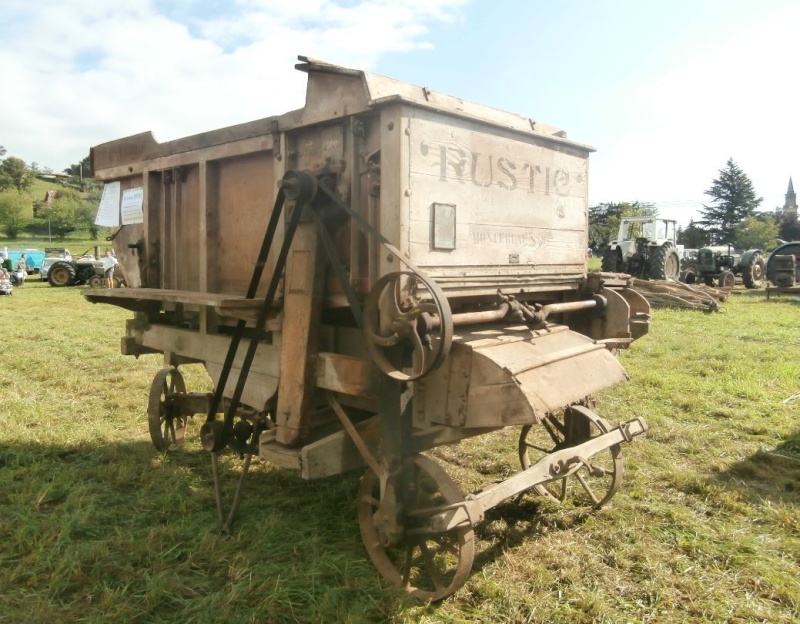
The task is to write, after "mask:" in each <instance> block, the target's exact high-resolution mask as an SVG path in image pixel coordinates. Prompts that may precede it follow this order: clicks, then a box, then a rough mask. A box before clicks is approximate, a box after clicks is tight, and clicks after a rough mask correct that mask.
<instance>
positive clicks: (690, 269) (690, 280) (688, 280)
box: [680, 264, 697, 284]
mask: <svg viewBox="0 0 800 624" xmlns="http://www.w3.org/2000/svg"><path fill="white" fill-rule="evenodd" d="M680 281H681V282H683V283H684V284H694V283H695V282H697V265H696V264H687V265H686V266H685V267H684V268H683V270H682V271H681V280H680Z"/></svg>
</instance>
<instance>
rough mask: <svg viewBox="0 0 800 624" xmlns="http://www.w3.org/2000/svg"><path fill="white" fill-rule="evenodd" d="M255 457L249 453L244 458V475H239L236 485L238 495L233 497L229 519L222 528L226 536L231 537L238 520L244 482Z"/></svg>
mask: <svg viewBox="0 0 800 624" xmlns="http://www.w3.org/2000/svg"><path fill="white" fill-rule="evenodd" d="M252 459H253V456H252V455H251V454H250V453H248V454H247V455H245V458H244V465H243V466H242V474H241V475H239V483H237V484H236V494H235V495H234V497H233V504H232V505H231V509H230V511H229V512H228V519H227V520H226V521H225V524H224V525H223V527H222V529H221V530H222V532H223V533H224V534H225V535H229V534H230V532H231V526H233V521H234V520H235V519H236V513H237V512H238V511H239V504H240V503H241V502H242V491H243V490H244V481H245V478H246V477H247V473H248V472H249V471H250V462H251V461H252Z"/></svg>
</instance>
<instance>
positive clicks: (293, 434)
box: [276, 222, 324, 446]
mask: <svg viewBox="0 0 800 624" xmlns="http://www.w3.org/2000/svg"><path fill="white" fill-rule="evenodd" d="M323 287H324V264H323V263H322V253H321V252H320V249H319V244H318V232H317V226H316V225H315V224H314V223H313V222H306V223H300V225H298V227H297V232H296V233H295V237H294V241H293V243H292V247H291V251H290V253H289V257H288V259H287V264H286V288H285V295H284V303H283V314H284V316H283V328H282V336H281V373H280V375H281V377H280V381H279V383H278V409H277V425H278V426H277V431H276V440H277V441H278V442H280V443H281V444H286V445H287V446H294V445H297V444H299V443H301V442H302V441H303V438H304V437H305V436H306V434H307V433H308V430H309V425H310V423H309V422H308V419H309V417H310V415H311V413H312V412H313V410H314V380H315V376H316V356H317V348H318V334H319V319H320V310H321V307H322V295H323Z"/></svg>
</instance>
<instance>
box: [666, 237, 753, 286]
mask: <svg viewBox="0 0 800 624" xmlns="http://www.w3.org/2000/svg"><path fill="white" fill-rule="evenodd" d="M765 275H766V270H765V264H764V256H763V253H762V251H761V250H760V249H748V250H747V251H745V252H744V253H742V252H737V251H736V250H734V248H733V245H730V244H728V245H716V246H711V247H703V248H702V249H700V250H699V251H698V252H697V259H696V260H692V261H690V262H689V264H687V265H686V266H685V267H684V268H683V270H682V271H681V276H682V280H681V281H683V282H686V283H687V284H693V283H695V282H702V283H704V284H705V285H706V286H719V287H720V288H733V286H734V285H735V283H736V277H737V276H739V277H741V279H742V284H744V286H745V288H761V285H762V284H763V283H764V277H765Z"/></svg>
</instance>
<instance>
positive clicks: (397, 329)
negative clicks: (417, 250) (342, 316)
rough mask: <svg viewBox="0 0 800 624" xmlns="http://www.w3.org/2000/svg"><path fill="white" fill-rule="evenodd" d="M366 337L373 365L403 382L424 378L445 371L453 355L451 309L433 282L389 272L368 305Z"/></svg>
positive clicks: (381, 280)
mask: <svg viewBox="0 0 800 624" xmlns="http://www.w3.org/2000/svg"><path fill="white" fill-rule="evenodd" d="M423 290H424V291H425V294H424V296H423V295H422V291H423ZM364 336H365V339H366V347H367V351H369V354H370V355H371V356H372V360H373V361H374V362H375V364H376V365H377V366H378V368H380V369H381V371H383V372H384V373H385V374H386V375H388V376H389V377H391V378H393V379H397V380H398V381H412V380H414V379H419V378H421V377H424V376H425V375H427V374H428V373H430V372H432V371H434V370H436V369H437V368H438V367H439V366H441V364H442V362H444V360H445V358H446V357H447V354H448V353H449V352H450V344H451V343H452V341H453V318H452V314H451V312H450V304H449V303H448V302H447V297H446V296H445V295H444V293H443V292H442V290H441V289H440V288H439V287H438V286H437V285H436V284H435V283H434V282H433V281H432V280H430V279H427V278H424V277H422V276H421V275H418V274H417V273H414V272H411V271H400V272H397V273H389V274H388V275H384V276H383V277H382V278H381V279H379V280H378V281H377V282H376V283H375V285H374V286H373V287H372V290H371V291H370V293H369V295H368V296H367V298H366V301H365V302H364Z"/></svg>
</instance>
